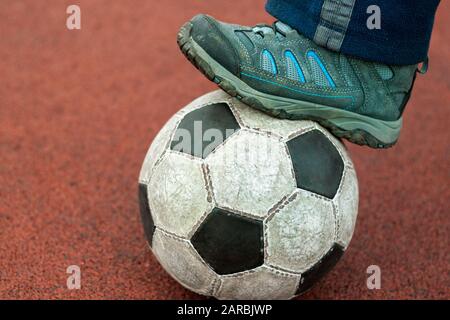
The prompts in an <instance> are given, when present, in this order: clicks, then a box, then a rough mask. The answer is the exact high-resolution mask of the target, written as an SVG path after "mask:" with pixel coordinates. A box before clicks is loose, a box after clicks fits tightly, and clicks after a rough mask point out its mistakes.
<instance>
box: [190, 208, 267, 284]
mask: <svg viewBox="0 0 450 320" xmlns="http://www.w3.org/2000/svg"><path fill="white" fill-rule="evenodd" d="M191 242H192V244H193V246H194V248H195V249H196V250H197V252H198V253H199V254H200V256H201V257H202V258H203V260H205V262H206V263H207V264H208V265H210V266H211V268H212V269H213V270H214V271H216V272H217V273H218V274H220V275H224V274H231V273H236V272H241V271H246V270H250V269H253V268H256V267H258V266H260V265H262V264H263V263H264V241H263V224H262V221H258V220H253V219H249V218H245V217H242V216H237V215H235V214H232V213H230V212H227V211H225V210H222V209H218V208H215V209H214V210H213V211H212V212H211V213H210V214H209V215H208V217H207V218H206V220H205V221H204V222H203V224H202V225H201V226H200V228H199V229H198V230H197V232H196V233H195V234H194V236H193V237H192V239H191Z"/></svg>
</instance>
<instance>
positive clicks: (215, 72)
mask: <svg viewBox="0 0 450 320" xmlns="http://www.w3.org/2000/svg"><path fill="white" fill-rule="evenodd" d="M191 29H192V23H190V22H187V23H186V24H185V25H184V26H183V27H181V29H180V32H179V33H178V37H177V42H178V46H179V47H180V49H181V51H182V52H183V54H184V55H185V56H186V58H187V59H188V60H189V61H190V62H191V63H192V64H193V65H194V66H195V67H196V68H197V69H198V70H200V71H201V72H202V73H203V74H204V75H205V76H206V77H207V78H208V79H209V80H211V81H213V82H215V83H216V84H217V85H218V86H219V87H220V88H221V89H223V90H224V91H225V92H227V93H228V94H229V95H231V96H233V97H236V98H237V99H239V100H241V101H242V102H244V103H245V104H247V105H249V106H250V107H252V108H255V109H258V110H261V111H263V112H265V113H268V114H270V115H271V116H274V117H277V118H281V119H290V120H312V121H316V122H318V123H319V124H320V125H321V126H323V127H325V128H327V129H328V130H329V131H330V132H331V133H332V134H333V135H335V136H337V137H339V138H344V139H347V140H349V141H350V142H353V143H355V144H358V145H363V146H364V145H366V146H369V147H371V148H376V149H380V148H389V147H392V146H393V145H394V144H395V143H396V142H397V140H398V137H399V135H400V130H401V127H402V118H400V119H399V120H397V121H383V120H378V119H374V118H370V117H367V116H363V115H360V114H357V113H354V112H350V111H346V110H342V109H337V108H333V107H329V106H324V105H320V104H315V103H310V102H306V101H301V100H294V99H289V98H283V97H279V96H274V95H270V94H266V93H263V92H260V91H257V90H255V89H253V88H252V87H250V86H249V85H247V84H246V83H245V82H244V81H242V80H241V79H239V78H238V77H237V76H235V75H234V74H232V73H231V72H229V71H228V70H227V69H225V68H224V67H223V66H222V65H220V64H219V63H218V62H217V61H215V60H214V59H213V58H211V56H209V55H208V53H206V52H205V50H204V49H203V48H202V47H200V46H199V45H198V44H197V43H196V42H195V41H194V40H193V39H192V37H191Z"/></svg>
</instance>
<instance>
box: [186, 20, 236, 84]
mask: <svg viewBox="0 0 450 320" xmlns="http://www.w3.org/2000/svg"><path fill="white" fill-rule="evenodd" d="M191 24H192V29H191V37H192V39H193V40H194V41H195V42H196V43H197V44H198V45H199V46H200V47H202V49H203V50H205V51H206V53H208V55H209V56H210V57H211V58H213V59H214V60H215V61H217V62H218V63H219V64H221V65H222V66H223V67H225V69H227V70H228V71H230V72H231V73H233V74H235V75H238V73H239V56H238V54H237V52H236V49H235V48H234V47H233V45H232V41H233V39H229V38H227V37H226V36H225V34H224V32H222V30H221V29H222V28H223V26H222V25H221V24H220V23H219V22H218V21H216V20H215V19H214V18H212V17H210V16H207V15H202V14H201V15H197V16H195V17H194V18H193V19H192V20H191Z"/></svg>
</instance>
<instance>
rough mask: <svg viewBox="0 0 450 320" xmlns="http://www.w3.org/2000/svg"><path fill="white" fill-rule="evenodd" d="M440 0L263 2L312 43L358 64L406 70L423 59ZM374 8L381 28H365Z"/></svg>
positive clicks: (271, 12) (272, 12)
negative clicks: (373, 64)
mask: <svg viewBox="0 0 450 320" xmlns="http://www.w3.org/2000/svg"><path fill="white" fill-rule="evenodd" d="M439 1H440V0H357V1H356V0H267V4H266V10H267V12H269V13H270V14H271V15H272V16H274V17H276V18H277V19H279V20H281V21H283V22H284V23H286V24H288V25H290V26H291V27H293V28H295V29H296V30H298V31H299V32H300V33H302V34H303V35H305V36H306V37H308V38H310V39H312V40H313V41H314V42H315V43H317V44H319V45H321V46H324V47H326V48H328V49H330V50H334V51H338V52H343V53H345V54H348V55H352V56H355V57H358V58H361V59H364V60H369V61H375V62H380V63H386V64H393V65H410V64H416V63H419V62H422V61H424V60H425V59H426V57H427V54H428V49H429V45H430V38H431V31H432V28H433V23H434V16H435V13H436V10H437V7H438V5H439ZM372 5H376V6H378V7H379V8H380V18H381V19H380V21H381V24H380V27H381V29H369V28H368V26H367V21H368V19H369V17H370V16H371V15H372V14H373V13H372V12H371V13H367V10H368V8H369V6H372Z"/></svg>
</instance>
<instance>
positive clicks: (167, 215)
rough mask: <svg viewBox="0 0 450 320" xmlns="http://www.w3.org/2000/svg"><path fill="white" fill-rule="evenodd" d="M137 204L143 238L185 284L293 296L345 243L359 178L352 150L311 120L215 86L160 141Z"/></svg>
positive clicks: (233, 294)
mask: <svg viewBox="0 0 450 320" xmlns="http://www.w3.org/2000/svg"><path fill="white" fill-rule="evenodd" d="M139 198H140V206H141V216H142V221H143V225H144V229H145V234H146V237H147V240H148V243H149V245H150V247H151V248H152V251H153V253H154V255H155V256H156V258H157V259H158V261H159V262H160V263H161V265H162V266H163V267H164V269H165V270H166V271H167V272H168V273H169V274H170V275H171V276H172V277H173V278H175V279H176V280H177V281H178V282H180V283H181V284H182V285H183V286H185V287H186V288H188V289H190V290H192V291H194V292H197V293H199V294H203V295H207V296H214V297H216V298H219V299H289V298H292V297H294V296H296V295H299V294H301V293H303V292H305V291H306V290H308V289H309V288H311V286H312V285H313V284H314V283H316V282H317V281H318V279H320V278H321V277H322V276H323V275H324V274H325V273H327V272H328V271H329V270H330V269H331V268H332V267H333V266H334V265H335V264H336V262H337V261H338V260H339V258H340V257H341V256H342V254H343V253H344V251H345V250H346V248H347V246H348V245H349V242H350V239H351V237H352V234H353V230H354V227H355V221H356V216H357V211H358V183H357V178H356V173H355V169H354V166H353V164H352V161H351V159H350V157H349V156H348V154H347V151H346V149H345V147H344V146H343V145H342V144H341V142H340V141H338V140H337V139H336V138H334V137H333V136H332V135H331V134H330V133H329V132H328V131H326V130H325V129H323V128H322V127H321V126H319V125H318V124H316V123H315V122H311V121H291V120H280V119H276V118H272V117H270V116H268V115H266V114H265V113H262V112H260V111H257V110H254V109H251V108H249V107H248V106H246V105H245V104H243V103H241V102H240V101H239V100H237V99H236V98H232V97H230V96H228V95H227V94H225V93H223V92H222V91H215V92H212V93H210V94H207V95H205V96H203V97H200V98H198V99H197V100H195V101H193V102H192V103H191V104H189V105H188V106H187V107H185V108H183V109H181V110H180V111H179V112H178V113H177V114H175V115H174V116H173V117H172V118H171V119H170V120H169V121H168V122H167V123H166V125H165V126H164V127H163V128H162V130H161V131H160V132H159V134H158V135H157V136H156V138H155V139H154V141H153V143H152V145H151V147H150V150H149V151H148V153H147V156H146V158H145V161H144V164H143V166H142V169H141V172H140V177H139Z"/></svg>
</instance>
